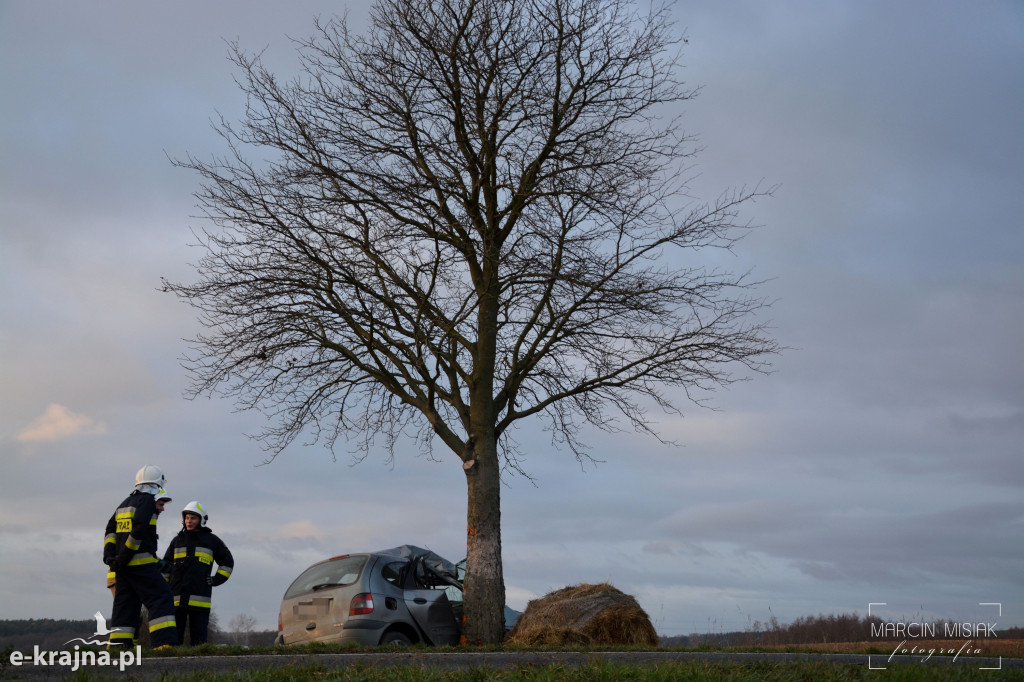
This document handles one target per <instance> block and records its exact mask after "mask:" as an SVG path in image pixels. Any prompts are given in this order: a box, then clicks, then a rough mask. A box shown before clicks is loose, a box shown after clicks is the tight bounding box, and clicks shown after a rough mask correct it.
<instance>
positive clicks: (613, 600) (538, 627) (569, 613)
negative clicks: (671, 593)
mask: <svg viewBox="0 0 1024 682" xmlns="http://www.w3.org/2000/svg"><path fill="white" fill-rule="evenodd" d="M505 643H506V644H522V645H559V644H568V645H576V644H646V645H650V646H657V645H658V633H657V632H656V631H655V630H654V626H653V625H651V619H650V618H648V616H647V614H646V613H644V610H643V609H641V608H640V605H639V604H638V603H637V601H636V599H634V598H633V597H631V596H630V595H628V594H624V593H622V592H620V591H619V590H617V589H615V588H614V587H612V586H611V585H609V584H608V583H601V584H600V585H586V584H584V585H573V586H571V587H563V588H562V589H560V590H556V591H554V592H551V593H550V594H547V595H545V596H543V597H541V598H540V599H534V600H533V601H531V602H530V603H529V604H527V605H526V611H524V612H523V614H522V615H521V616H519V620H518V621H517V622H516V625H515V627H513V628H512V631H511V632H509V633H508V636H507V637H506V638H505Z"/></svg>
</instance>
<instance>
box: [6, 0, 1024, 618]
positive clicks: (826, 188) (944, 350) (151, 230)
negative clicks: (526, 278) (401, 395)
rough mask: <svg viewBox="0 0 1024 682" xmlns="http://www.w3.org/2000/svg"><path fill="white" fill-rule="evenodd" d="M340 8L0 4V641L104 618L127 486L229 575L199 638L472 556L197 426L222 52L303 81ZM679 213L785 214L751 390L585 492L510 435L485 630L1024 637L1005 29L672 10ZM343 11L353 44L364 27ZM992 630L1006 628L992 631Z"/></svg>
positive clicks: (455, 464)
mask: <svg viewBox="0 0 1024 682" xmlns="http://www.w3.org/2000/svg"><path fill="white" fill-rule="evenodd" d="M345 9H346V5H345V4H344V3H330V2H325V1H316V0H301V1H299V0H293V1H292V2H288V3H280V2H265V1H263V0H259V1H256V0H245V1H244V2H243V1H241V0H231V1H219V2H206V1H204V2H198V1H193V0H183V1H179V2H174V3H151V2H136V1H132V2H127V1H125V2H114V1H105V2H92V3H83V2H72V1H70V0H67V1H48V2H37V1H36V0H4V1H3V2H2V3H0V93H2V94H0V123H2V125H0V145H2V146H0V386H2V389H0V391H2V397H0V400H2V405H0V466H2V475H0V495H2V501H0V618H31V617H37V618H38V617H52V618H90V617H91V614H92V613H94V612H95V611H97V610H103V611H104V612H109V607H110V594H109V592H107V591H106V589H105V587H104V572H105V567H104V566H103V565H102V564H101V561H100V557H101V551H102V537H103V529H104V525H105V524H106V521H107V519H108V517H109V516H110V514H111V512H112V511H113V509H114V507H115V505H116V504H117V503H118V502H120V501H121V499H122V498H123V497H124V496H125V495H126V494H127V493H128V492H129V491H130V490H131V487H132V483H133V479H134V475H135V472H136V470H137V469H138V468H139V467H141V466H142V465H143V464H146V463H154V464H158V465H160V466H161V467H162V468H163V469H164V471H165V472H166V474H167V476H168V479H169V486H168V488H169V490H170V492H171V493H172V495H173V497H174V501H173V502H172V503H171V505H170V507H169V509H170V510H171V511H169V512H168V513H167V514H166V515H165V517H164V518H162V519H161V521H160V525H159V531H160V543H161V548H163V547H165V546H166V543H167V542H169V541H170V539H171V537H172V536H173V534H174V533H175V532H176V531H177V530H178V528H179V526H180V516H179V514H178V512H179V511H180V509H181V507H182V506H184V504H185V503H187V502H188V501H189V500H192V499H198V500H200V501H202V502H203V503H204V504H205V505H206V506H208V507H209V509H210V526H211V528H213V530H214V531H215V532H216V533H218V535H220V537H221V538H222V539H223V540H224V541H225V542H226V543H227V544H228V546H229V547H230V548H231V550H232V552H233V553H234V556H235V560H236V567H235V571H234V573H233V575H232V578H231V580H230V581H229V582H228V583H227V584H225V585H224V586H222V587H219V588H217V589H216V590H215V591H214V597H213V604H214V610H215V611H216V612H217V614H218V616H219V617H220V619H221V622H222V623H226V622H227V621H229V620H230V619H231V618H232V617H233V616H235V615H237V614H239V613H249V614H252V615H253V616H255V617H256V618H257V619H258V622H259V625H260V627H263V628H268V629H269V628H274V627H276V616H277V609H278V605H279V603H280V598H281V595H282V594H283V592H284V590H285V588H286V587H287V586H288V584H289V583H290V581H291V580H292V579H293V578H294V577H295V576H296V575H297V574H298V573H299V572H300V571H302V570H303V569H304V568H305V567H306V566H307V565H309V564H311V563H313V562H314V561H317V560H320V559H323V558H326V557H329V556H332V555H335V554H340V553H347V552H355V551H365V550H374V549H383V548H386V547H392V546H395V545H399V544H405V543H410V544H418V545H421V546H426V547H430V548H431V549H433V550H434V551H436V552H438V553H439V554H441V555H443V556H446V557H448V558H450V559H453V560H457V559H460V558H462V557H463V556H464V554H465V509H466V503H465V497H466V493H465V479H464V477H463V475H462V473H461V468H460V464H461V463H460V462H459V460H458V459H457V458H456V457H455V456H454V455H448V456H443V453H442V452H441V449H440V447H439V448H436V449H435V454H436V455H438V459H440V460H441V461H430V460H428V459H426V458H424V457H422V456H421V455H419V453H417V451H416V449H415V444H414V443H412V442H408V443H406V444H405V445H404V447H402V448H400V453H399V455H398V457H397V458H396V460H395V462H394V464H393V467H389V466H388V465H387V464H386V463H385V461H384V458H383V457H371V458H369V459H368V460H366V461H364V462H362V463H361V464H358V465H356V466H352V461H351V457H350V456H349V455H348V454H347V453H346V452H345V451H344V450H340V451H339V452H338V453H337V458H336V460H335V459H332V457H331V455H330V453H329V452H327V451H325V450H324V449H323V448H322V447H319V446H315V447H299V446H296V447H294V448H292V449H291V450H289V451H287V452H285V453H284V454H282V455H281V456H280V457H278V458H277V460H276V461H274V462H273V463H271V464H269V465H266V466H259V465H260V463H261V462H262V461H263V460H264V458H265V453H264V452H262V451H261V450H260V448H259V447H258V443H255V442H253V441H252V440H250V439H249V438H247V437H246V435H245V434H247V433H253V432H256V431H258V430H259V428H260V426H261V425H262V423H263V422H262V420H263V417H262V416H261V415H259V414H253V413H241V414H239V413H236V412H235V411H234V409H233V405H232V404H231V403H230V402H228V401H226V400H223V399H218V398H214V399H206V398H202V399H198V400H195V401H191V402H190V401H187V400H185V399H184V398H183V397H182V394H183V391H184V390H185V388H186V386H187V381H188V379H187V376H186V375H185V373H184V371H183V370H182V369H181V367H180V366H179V364H178V357H179V356H180V355H181V354H182V353H183V352H184V351H185V349H186V344H185V342H183V341H182V340H181V339H183V338H187V337H190V336H192V335H194V334H195V333H196V331H197V324H196V322H195V315H194V313H193V311H192V310H191V309H190V308H188V307H187V306H185V305H184V304H182V303H180V302H179V301H177V300H176V299H174V298H173V297H171V296H170V295H169V294H163V293H160V292H159V291H158V290H157V289H158V287H159V285H160V278H161V277H167V278H169V279H172V280H178V281H183V280H189V279H191V278H192V277H193V271H192V270H191V268H190V266H189V263H191V262H195V261H196V260H198V258H199V257H200V255H201V252H200V251H198V250H197V249H194V248H190V247H189V246H188V244H189V242H190V241H191V239H192V238H191V234H190V227H197V226H201V224H202V223H201V222H199V221H198V220H197V219H196V218H194V217H193V216H194V215H196V214H197V213H198V211H197V210H196V209H195V206H194V204H195V202H194V199H193V198H192V196H191V193H192V192H193V191H195V190H196V189H197V187H198V178H197V177H195V176H194V175H192V174H190V173H189V172H187V171H185V170H181V169H177V168H174V167H173V166H172V165H171V163H170V162H169V160H168V156H171V157H181V156H184V155H185V154H186V153H189V152H191V153H194V154H196V155H197V156H199V157H200V158H204V157H207V158H208V157H209V156H210V155H211V154H213V153H215V152H220V151H223V146H222V145H221V141H220V140H219V138H218V137H217V136H216V135H215V134H214V133H213V131H212V130H211V128H210V120H211V119H213V118H214V117H216V116H217V114H218V112H219V113H220V114H223V115H224V116H225V117H226V118H228V119H229V120H237V119H238V118H239V116H240V112H241V105H242V100H241V97H240V94H239V92H238V90H237V88H236V87H235V85H234V84H233V81H232V76H233V75H234V71H233V68H232V66H231V64H229V62H228V60H227V49H226V45H225V40H234V39H236V38H237V39H238V40H239V41H240V42H241V44H242V45H243V46H245V47H248V48H250V49H253V50H259V49H262V48H264V47H266V48H267V52H266V60H267V62H268V63H269V64H271V65H272V66H273V67H274V69H275V70H276V71H277V72H278V73H279V74H281V75H290V74H292V73H293V72H294V67H295V59H294V49H293V47H292V45H291V43H290V42H289V39H288V36H292V37H305V36H307V35H309V34H310V33H311V31H312V25H313V19H314V17H315V16H317V15H321V16H329V15H331V14H337V13H341V12H344V11H345ZM673 11H674V15H675V17H676V20H677V22H678V28H679V30H680V31H685V35H686V38H687V40H688V43H687V45H686V46H685V55H684V57H683V60H682V61H683V64H684V65H685V68H684V70H683V71H682V76H683V78H684V79H685V80H686V81H687V82H688V83H689V84H691V85H694V86H696V85H700V86H702V87H703V90H702V92H701V94H700V96H699V97H698V98H697V99H696V100H693V101H691V102H688V103H686V107H685V112H684V113H685V119H684V120H685V126H686V128H687V130H688V131H689V132H691V133H693V134H696V135H699V137H700V141H701V143H702V145H703V146H704V148H705V151H704V152H703V154H702V155H701V156H700V157H699V158H698V160H697V165H696V167H695V169H694V170H695V171H696V173H697V174H698V175H697V177H696V178H695V180H694V183H693V191H694V193H696V194H697V195H699V196H701V197H703V198H706V199H713V198H714V197H715V196H717V194H718V193H720V192H721V191H722V190H724V189H727V188H729V187H735V186H742V185H751V184H755V183H757V182H765V183H767V184H778V185H779V189H778V191H777V192H776V194H775V197H774V198H771V199H767V200H763V201H759V202H758V203H756V204H750V205H748V206H747V207H746V210H745V212H744V214H743V216H742V217H743V218H744V219H745V220H750V221H751V222H753V223H756V224H760V225H763V228H762V229H760V230H758V231H756V232H755V233H753V234H752V235H751V236H750V237H749V238H748V239H747V240H745V241H744V242H743V243H742V244H741V246H740V247H739V249H738V251H737V254H736V256H735V258H732V259H731V260H730V261H729V263H728V264H729V265H730V267H732V268H734V269H736V270H745V269H747V268H750V267H754V268H756V270H755V273H756V274H757V275H758V276H760V277H763V278H770V281H769V282H768V284H766V285H765V286H764V287H763V288H762V290H761V291H762V293H764V294H765V295H766V296H768V297H770V298H772V299H776V300H777V302H776V303H775V305H774V308H773V309H772V311H771V318H772V320H773V323H774V327H775V334H776V338H777V340H778V341H779V343H781V344H783V345H785V346H788V347H790V348H791V350H789V351H787V352H785V353H784V354H782V355H781V356H779V357H778V358H777V359H776V361H775V367H774V369H775V373H774V374H772V375H770V376H767V377H763V376H757V377H754V378H753V379H752V380H751V381H750V382H743V383H739V384H736V385H734V386H732V387H731V388H730V389H729V390H728V391H721V392H719V393H717V394H715V395H714V396H712V398H713V403H714V405H715V406H716V407H717V408H718V409H717V410H715V411H711V410H702V409H700V408H697V407H694V406H690V405H685V406H684V411H685V417H684V418H669V417H663V418H660V422H659V430H660V432H661V433H662V435H663V436H664V437H665V438H667V439H674V440H676V441H678V443H679V444H680V445H679V447H671V446H663V445H659V444H658V443H657V442H656V441H654V440H651V439H649V438H644V437H641V436H637V435H631V434H623V435H619V436H616V437H608V436H606V435H604V434H591V437H590V439H589V441H590V443H591V444H592V445H593V454H594V456H595V458H597V459H599V460H603V463H602V464H600V465H598V466H588V467H585V468H583V469H581V467H580V466H579V464H577V463H576V461H575V460H574V459H573V457H572V455H571V454H570V453H568V452H564V451H558V450H556V449H554V448H552V447H551V445H550V444H549V442H548V440H547V438H546V436H545V434H543V433H541V432H539V424H526V425H524V426H523V427H522V428H521V429H520V430H519V432H518V433H517V439H518V440H519V441H520V443H521V444H522V445H523V448H522V449H523V451H524V453H525V456H526V459H525V463H524V464H525V468H526V469H527V470H528V471H529V472H530V474H531V475H532V476H533V477H534V478H535V483H536V485H533V484H531V483H530V482H529V481H527V480H525V479H523V478H510V479H508V481H507V485H506V487H505V488H504V490H503V515H502V520H503V526H504V528H503V531H504V532H503V549H504V558H505V566H504V570H505V580H506V586H507V591H508V602H509V604H510V605H511V606H513V607H514V608H518V609H522V608H524V607H525V605H526V603H527V601H528V600H529V599H531V598H534V597H537V596H540V595H543V594H545V593H546V592H548V591H550V590H553V589H557V588H560V587H563V586H566V585H570V584H577V583H581V582H589V583H594V582H602V581H608V582H610V583H612V584H614V585H615V586H616V587H618V588H619V589H621V590H623V591H625V592H627V593H630V594H633V595H635V596H636V597H637V598H638V600H639V602H640V604H641V605H642V606H643V607H644V609H646V611H647V612H648V614H649V615H650V616H651V619H652V621H653V622H654V624H655V627H656V628H657V629H658V631H659V632H660V633H662V634H668V635H673V634H685V633H690V632H709V631H716V632H717V631H719V630H735V629H745V628H747V627H749V626H750V625H751V624H752V622H753V621H755V620H760V621H765V620H768V619H769V618H770V617H772V616H775V617H777V618H779V619H780V620H781V621H783V622H788V621H791V620H793V619H795V618H797V617H799V616H804V615H814V614H818V613H826V614H827V613H840V612H854V611H856V612H859V613H861V614H863V613H865V612H866V611H867V608H868V604H869V603H872V602H884V603H886V604H887V606H886V607H875V608H873V611H872V612H873V613H876V612H879V611H881V612H882V615H889V616H890V617H892V618H897V619H900V618H903V619H907V620H911V619H916V620H920V619H923V618H930V617H934V618H949V619H954V620H961V621H963V620H982V621H985V622H997V623H998V624H999V626H1000V627H1003V626H1011V625H1024V580H1022V579H1021V576H1024V494H1022V489H1024V457H1022V454H1024V305H1022V298H1024V267H1022V265H1024V229H1022V226H1024V218H1022V216H1024V4H1021V3H1020V2H1016V1H1013V0H1007V1H1005V2H997V1H988V0H981V1H978V2H971V3H934V2H923V1H922V2H891V1H889V0H886V1H879V2H865V1H863V0H858V1H856V2H854V1H853V0H849V1H838V0H807V1H806V2H772V3H767V2H760V1H757V2H755V1H751V2H720V1H718V0H709V1H708V2H679V3H678V4H677V5H674V9H673ZM362 12H363V11H362V10H359V9H356V8H353V9H352V20H353V21H357V22H358V21H359V20H360V17H361V16H362ZM989 602H997V603H1001V604H1002V607H1001V608H1002V610H1001V615H997V614H996V613H995V611H994V609H995V607H992V606H980V605H979V604H980V603H989Z"/></svg>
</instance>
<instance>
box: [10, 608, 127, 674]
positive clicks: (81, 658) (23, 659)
mask: <svg viewBox="0 0 1024 682" xmlns="http://www.w3.org/2000/svg"><path fill="white" fill-rule="evenodd" d="M95 618H96V632H94V633H93V635H92V639H82V638H81V637H76V638H75V639H69V640H68V641H66V642H64V646H67V645H68V644H71V642H82V643H83V644H90V645H92V646H103V645H105V644H106V643H107V642H106V640H105V639H102V638H104V637H106V636H107V635H109V634H110V633H112V632H119V631H120V630H121V628H113V629H109V628H107V619H106V618H104V617H103V615H102V614H101V613H100V612H99V611H97V612H96V614H95ZM114 653H116V654H117V655H116V656H114V655H112V654H111V652H110V651H94V650H92V649H82V648H81V647H80V646H79V645H77V644H76V645H75V648H74V649H73V650H68V649H62V650H59V651H43V650H40V648H39V645H38V644H37V645H36V646H35V647H33V649H32V653H31V654H26V653H24V652H21V651H12V652H11V656H10V661H11V665H13V666H17V667H20V666H22V665H26V664H29V663H31V664H32V665H36V666H43V667H45V666H53V667H57V666H60V667H62V668H64V667H70V668H71V670H70V672H75V671H76V670H78V669H79V668H81V667H82V666H84V665H94V666H117V667H118V668H120V670H121V672H124V670H125V668H128V667H130V666H133V665H142V647H141V646H138V645H136V647H135V650H134V651H133V650H132V649H130V648H123V649H118V650H117V651H115V652H114Z"/></svg>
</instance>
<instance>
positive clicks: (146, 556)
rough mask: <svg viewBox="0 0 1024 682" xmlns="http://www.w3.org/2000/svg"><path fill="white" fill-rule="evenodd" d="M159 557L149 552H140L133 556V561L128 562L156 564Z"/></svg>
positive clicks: (132, 563)
mask: <svg viewBox="0 0 1024 682" xmlns="http://www.w3.org/2000/svg"><path fill="white" fill-rule="evenodd" d="M156 562H157V559H156V557H155V556H154V555H152V554H150V553H149V552H140V553H139V554H136V555H135V556H133V557H132V559H131V561H129V562H128V565H129V566H143V565H145V564H155V563H156Z"/></svg>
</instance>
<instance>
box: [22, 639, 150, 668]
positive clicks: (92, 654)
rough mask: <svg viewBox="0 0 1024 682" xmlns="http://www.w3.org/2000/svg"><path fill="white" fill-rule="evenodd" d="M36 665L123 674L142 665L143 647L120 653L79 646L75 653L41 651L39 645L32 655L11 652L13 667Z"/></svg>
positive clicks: (76, 646)
mask: <svg viewBox="0 0 1024 682" xmlns="http://www.w3.org/2000/svg"><path fill="white" fill-rule="evenodd" d="M29 664H31V665H36V666H42V667H45V666H53V667H58V666H59V667H62V668H64V667H67V668H70V671H69V672H75V671H76V670H78V669H79V668H81V667H83V666H87V665H93V666H117V667H118V668H119V669H120V670H121V672H124V671H125V669H126V668H130V667H131V666H133V665H142V647H141V646H138V645H136V647H135V650H134V651H133V650H132V649H121V650H120V651H114V652H111V651H93V650H92V649H82V648H81V647H79V646H78V645H77V644H76V645H75V648H74V650H73V651H67V650H64V651H41V650H40V649H39V645H38V644H37V645H36V646H35V647H34V648H33V650H32V653H31V654H27V653H24V652H21V651H12V652H11V665H13V666H22V665H29Z"/></svg>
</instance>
